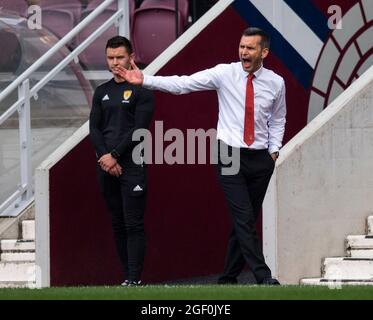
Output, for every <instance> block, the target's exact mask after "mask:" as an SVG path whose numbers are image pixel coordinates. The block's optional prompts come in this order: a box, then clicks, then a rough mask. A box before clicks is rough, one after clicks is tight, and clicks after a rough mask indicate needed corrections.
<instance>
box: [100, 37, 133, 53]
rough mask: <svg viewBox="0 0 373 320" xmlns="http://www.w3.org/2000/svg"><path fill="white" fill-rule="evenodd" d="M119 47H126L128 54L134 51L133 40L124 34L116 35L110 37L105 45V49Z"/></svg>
mask: <svg viewBox="0 0 373 320" xmlns="http://www.w3.org/2000/svg"><path fill="white" fill-rule="evenodd" d="M119 47H125V48H126V50H127V52H128V54H131V53H132V45H131V42H130V41H129V40H128V39H127V38H126V37H122V36H115V37H113V38H110V39H109V40H108V41H107V43H106V47H105V51H106V49H107V48H113V49H115V48H119Z"/></svg>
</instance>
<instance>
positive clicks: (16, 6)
mask: <svg viewBox="0 0 373 320" xmlns="http://www.w3.org/2000/svg"><path fill="white" fill-rule="evenodd" d="M0 8H4V9H6V10H7V11H11V12H13V13H17V14H18V15H20V16H26V13H27V8H28V5H27V2H26V0H1V1H0Z"/></svg>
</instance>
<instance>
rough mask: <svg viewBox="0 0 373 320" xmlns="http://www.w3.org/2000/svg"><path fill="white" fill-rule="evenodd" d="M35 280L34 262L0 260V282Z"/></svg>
mask: <svg viewBox="0 0 373 320" xmlns="http://www.w3.org/2000/svg"><path fill="white" fill-rule="evenodd" d="M13 281H16V282H22V281H23V282H30V283H32V282H35V262H0V282H1V283H6V282H13Z"/></svg>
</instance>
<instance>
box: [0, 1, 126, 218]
mask: <svg viewBox="0 0 373 320" xmlns="http://www.w3.org/2000/svg"><path fill="white" fill-rule="evenodd" d="M114 1H117V2H118V10H117V11H116V12H115V13H114V14H113V15H112V16H111V17H110V18H109V19H107V20H106V21H105V23H103V24H102V25H101V26H100V27H99V28H97V29H96V30H95V31H94V32H93V33H92V34H91V35H90V36H89V37H88V38H87V39H85V40H84V41H83V42H82V43H81V44H80V45H79V46H77V47H76V48H75V49H74V50H73V51H72V52H71V53H70V54H69V55H67V56H66V57H65V58H64V59H63V60H62V61H61V62H60V63H58V64H57V65H56V66H55V67H54V68H53V69H52V70H51V71H49V72H48V73H47V74H46V75H45V76H44V77H43V78H42V79H40V80H39V81H38V82H37V83H36V84H35V85H34V86H33V87H32V88H30V76H31V75H32V74H33V73H34V72H36V71H37V70H38V68H39V67H41V66H42V65H43V64H44V63H45V62H46V61H47V60H48V59H50V58H51V57H52V56H54V55H55V54H56V53H58V52H59V50H60V49H61V48H64V47H65V46H66V45H67V44H68V43H69V42H70V41H71V40H72V39H73V38H74V37H76V36H77V35H78V34H79V32H81V30H83V29H84V28H85V27H86V26H87V25H89V24H90V23H91V22H92V21H93V20H94V19H96V18H97V17H98V16H99V15H100V14H101V13H102V12H103V11H104V10H105V9H106V8H108V7H109V5H110V4H111V3H113V2H114ZM113 24H115V25H116V26H117V27H118V34H119V35H123V36H126V37H128V38H129V35H130V27H129V5H128V0H105V1H104V2H103V3H102V4H100V5H99V6H98V7H97V8H96V9H95V10H94V11H92V12H91V13H90V14H89V15H88V16H87V17H86V18H85V19H84V20H82V21H81V22H80V23H79V24H78V25H76V26H75V27H74V28H73V29H72V30H71V31H70V32H68V33H67V34H66V35H65V36H64V37H63V38H62V39H61V40H59V41H58V42H57V43H56V44H55V45H54V46H53V47H52V48H51V49H49V50H48V51H47V52H46V53H45V54H44V55H43V56H42V57H40V58H39V59H38V60H37V61H36V62H35V63H33V64H32V65H31V66H30V67H29V68H28V69H27V70H25V71H24V72H23V73H22V74H21V75H20V76H19V77H18V78H17V79H15V80H14V81H13V82H12V83H11V84H10V85H9V86H8V87H6V88H5V89H4V90H3V91H2V92H0V103H1V102H2V101H4V100H5V98H7V97H8V96H9V95H10V94H11V93H12V92H13V91H14V90H16V89H18V100H17V101H16V102H15V103H14V104H13V105H12V106H10V107H9V108H8V109H7V110H6V111H5V112H4V113H3V114H2V115H1V116H0V125H1V124H3V123H4V122H5V121H6V120H7V119H9V118H10V117H11V116H12V115H13V114H14V113H16V112H18V119H19V120H18V121H19V145H20V174H21V178H20V180H21V181H20V184H19V186H18V188H17V190H16V191H15V192H14V193H13V194H12V195H11V196H10V197H8V198H7V199H6V200H5V201H4V202H3V203H1V204H0V216H9V215H10V216H15V215H18V214H19V213H20V212H21V211H22V210H23V209H24V208H25V207H26V206H27V205H28V204H29V203H30V202H31V201H32V200H33V186H32V177H33V173H32V166H31V116H30V104H31V98H32V97H33V98H34V99H35V100H36V99H37V98H38V92H39V90H40V89H42V88H43V87H44V86H45V85H46V84H47V83H48V82H49V81H51V80H52V79H53V78H54V77H55V76H56V75H57V74H58V73H59V72H60V71H61V70H62V69H63V68H65V67H66V66H67V65H68V64H69V63H71V62H72V61H75V63H78V62H79V58H78V55H79V54H80V53H81V52H82V51H84V50H85V49H86V48H87V47H88V46H89V45H90V44H91V43H92V42H93V41H94V40H95V39H96V38H98V37H99V36H100V35H101V34H103V33H104V32H105V31H106V30H107V29H108V28H109V27H111V26H112V25H113ZM9 209H11V210H9Z"/></svg>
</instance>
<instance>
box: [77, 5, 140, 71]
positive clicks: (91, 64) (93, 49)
mask: <svg viewBox="0 0 373 320" xmlns="http://www.w3.org/2000/svg"><path fill="white" fill-rule="evenodd" d="M102 2H103V1H102V0H93V1H91V2H90V3H89V4H88V6H87V8H86V9H85V10H83V11H82V15H81V20H82V19H84V18H85V17H86V16H88V15H89V14H90V13H91V12H92V11H93V10H94V9H96V8H97V7H98V6H99V5H100V4H101V3H102ZM134 8H135V2H134V0H130V1H129V11H130V13H129V14H130V18H131V12H132V13H133V11H134ZM116 10H117V3H116V2H113V3H112V4H111V5H110V6H109V8H107V9H105V11H104V12H102V13H101V14H100V15H99V16H98V17H97V18H96V19H95V21H93V22H92V23H90V24H89V25H88V26H87V27H86V28H85V29H84V30H83V31H82V32H81V33H80V34H79V36H78V43H81V42H82V41H84V40H85V39H86V38H87V37H88V36H89V35H90V34H92V32H94V31H95V30H96V29H97V28H98V27H99V26H101V25H102V24H103V23H104V22H105V21H107V20H108V18H109V17H110V16H112V15H113V14H114V13H115V12H116ZM117 34H118V30H117V28H116V27H114V26H112V27H110V28H109V29H108V30H106V31H105V32H104V33H103V34H102V35H101V36H100V37H98V38H97V39H96V40H95V41H94V42H93V43H92V44H91V45H90V46H88V47H87V49H86V50H84V51H83V52H82V53H81V54H80V61H81V62H82V64H83V65H84V66H85V67H87V68H93V69H105V68H106V58H105V45H106V42H107V40H108V39H109V38H111V37H113V36H115V35H117Z"/></svg>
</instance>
